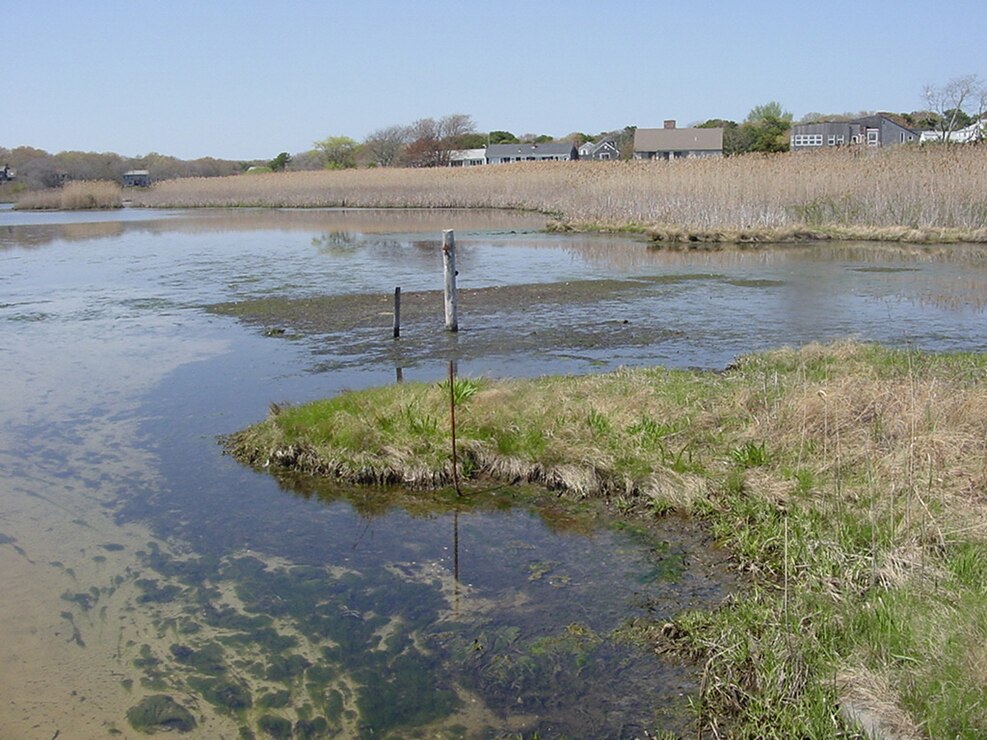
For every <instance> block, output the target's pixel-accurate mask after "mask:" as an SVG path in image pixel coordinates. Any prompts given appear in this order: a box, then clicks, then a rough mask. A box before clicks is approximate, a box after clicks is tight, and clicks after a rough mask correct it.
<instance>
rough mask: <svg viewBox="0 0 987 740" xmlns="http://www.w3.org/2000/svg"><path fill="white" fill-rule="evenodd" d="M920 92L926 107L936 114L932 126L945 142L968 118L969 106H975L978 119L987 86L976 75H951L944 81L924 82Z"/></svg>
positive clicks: (971, 108) (983, 103) (986, 98)
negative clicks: (936, 82)
mask: <svg viewBox="0 0 987 740" xmlns="http://www.w3.org/2000/svg"><path fill="white" fill-rule="evenodd" d="M922 95H923V97H924V98H925V102H926V104H927V105H928V106H929V110H931V111H932V112H933V113H935V114H936V115H937V116H938V117H939V121H938V124H937V126H936V130H937V131H938V132H939V133H940V135H941V138H942V141H944V142H945V143H947V144H948V143H949V142H950V140H951V139H952V138H953V136H952V134H953V133H954V132H955V131H958V130H959V129H961V128H963V126H964V125H965V123H966V121H968V120H969V115H968V111H969V110H976V111H977V117H978V119H979V117H980V116H981V115H982V114H983V112H984V108H985V107H987V87H985V86H984V84H983V83H982V82H981V81H980V78H978V77H977V75H963V76H962V77H954V78H953V79H951V80H950V81H949V82H947V83H946V84H945V85H926V86H925V89H924V90H923V93H922Z"/></svg>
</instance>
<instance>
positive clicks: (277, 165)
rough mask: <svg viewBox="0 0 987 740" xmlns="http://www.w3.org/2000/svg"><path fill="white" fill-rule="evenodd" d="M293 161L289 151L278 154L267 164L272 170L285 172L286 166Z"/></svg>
mask: <svg viewBox="0 0 987 740" xmlns="http://www.w3.org/2000/svg"><path fill="white" fill-rule="evenodd" d="M290 162H291V155H290V154H288V152H281V153H280V154H279V155H278V156H276V157H275V158H274V159H272V160H271V161H270V162H268V163H267V166H268V167H270V168H271V171H272V172H284V170H285V168H286V167H287V166H288V164H289V163H290Z"/></svg>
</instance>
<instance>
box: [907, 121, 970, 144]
mask: <svg viewBox="0 0 987 740" xmlns="http://www.w3.org/2000/svg"><path fill="white" fill-rule="evenodd" d="M943 136H944V135H943V132H942V131H923V132H922V134H921V136H920V137H919V143H920V144H925V143H926V142H929V141H942V140H943ZM945 138H946V141H948V142H949V143H951V144H969V143H971V142H974V141H983V140H984V139H985V138H987V121H974V122H973V123H971V124H970V125H969V126H967V127H966V128H961V129H959V130H958V131H950V132H949V133H948V134H946V135H945Z"/></svg>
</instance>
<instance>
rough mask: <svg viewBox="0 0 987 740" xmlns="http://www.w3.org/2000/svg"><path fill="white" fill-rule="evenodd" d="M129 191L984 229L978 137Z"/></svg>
mask: <svg viewBox="0 0 987 740" xmlns="http://www.w3.org/2000/svg"><path fill="white" fill-rule="evenodd" d="M134 202H135V204H139V205H144V206H157V207H196V206H275V207H420V208H449V207H452V208H461V207H462V208H513V209H526V210H533V211H539V212H542V213H546V214H552V215H553V216H555V217H557V218H558V219H560V220H561V221H562V222H564V223H565V224H568V225H575V226H577V227H582V228H586V227H589V226H596V227H600V228H609V229H617V228H628V227H631V228H640V229H642V230H644V229H645V228H647V227H653V228H655V229H656V233H658V234H659V235H661V234H664V235H665V236H670V237H672V238H674V228H670V227H677V228H681V229H683V230H686V231H688V232H691V233H692V234H697V233H698V234H706V235H707V236H709V237H710V238H715V237H716V235H717V234H718V233H719V235H720V236H721V237H724V238H729V239H734V238H736V239H741V240H742V239H743V238H744V236H745V235H744V234H743V233H728V232H742V231H744V230H748V231H750V232H751V233H752V234H756V233H757V232H758V230H761V231H770V230H776V231H777V230H787V231H788V232H789V233H792V232H794V231H797V230H799V229H802V230H806V229H808V230H812V229H816V230H819V231H821V232H824V231H825V230H826V229H835V230H836V231H837V232H839V230H840V229H844V230H852V231H853V232H854V233H860V234H861V235H863V236H866V230H867V229H897V230H898V231H897V232H896V233H895V234H894V235H893V237H894V238H898V239H902V240H909V239H910V238H911V239H914V240H921V238H927V237H929V236H930V233H929V232H941V233H940V234H939V236H942V237H944V238H949V237H955V236H956V234H951V233H949V231H950V230H954V231H957V232H962V234H963V235H964V236H965V237H967V238H970V239H973V240H987V147H953V148H948V149H947V148H943V147H928V148H911V147H899V148H897V149H892V150H886V151H859V150H856V151H855V150H833V151H826V152H818V153H810V154H802V153H800V154H788V155H772V156H763V155H747V156H739V157H729V158H724V159H695V160H680V161H672V162H637V161H633V162H537V163H535V162H532V163H516V164H511V165H495V166H494V165H491V166H483V167H470V168H463V169H460V168H455V169H451V168H441V169H384V168H380V169H366V170H343V171H332V172H328V171H327V172H298V173H278V174H270V175H258V176H253V177H239V176H234V177H225V178H208V179H206V178H200V179H186V180H172V181H167V182H162V183H158V184H157V185H155V186H154V188H152V189H151V190H150V191H148V192H142V193H139V194H137V195H135V199H134ZM663 229H664V231H663ZM909 232H914V233H909ZM885 236H886V235H885ZM931 236H932V237H935V236H936V234H931Z"/></svg>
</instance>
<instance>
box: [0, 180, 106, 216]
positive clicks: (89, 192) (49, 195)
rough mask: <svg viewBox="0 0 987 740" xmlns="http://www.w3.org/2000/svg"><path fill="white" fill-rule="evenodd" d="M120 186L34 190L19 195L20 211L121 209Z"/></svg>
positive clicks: (96, 183) (72, 184)
mask: <svg viewBox="0 0 987 740" xmlns="http://www.w3.org/2000/svg"><path fill="white" fill-rule="evenodd" d="M122 205H123V197H122V196H121V193H120V186H119V185H117V184H116V183H112V182H104V181H97V180H93V181H82V182H68V183H65V185H63V186H62V187H60V188H52V189H50V190H32V191H26V192H23V193H21V194H20V195H18V197H17V202H16V203H15V204H14V208H15V209H17V210H40V211H78V210H88V209H94V208H120V207H121V206H122Z"/></svg>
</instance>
